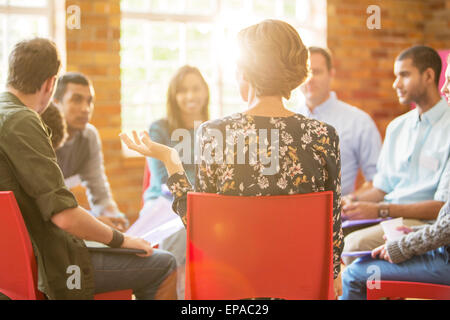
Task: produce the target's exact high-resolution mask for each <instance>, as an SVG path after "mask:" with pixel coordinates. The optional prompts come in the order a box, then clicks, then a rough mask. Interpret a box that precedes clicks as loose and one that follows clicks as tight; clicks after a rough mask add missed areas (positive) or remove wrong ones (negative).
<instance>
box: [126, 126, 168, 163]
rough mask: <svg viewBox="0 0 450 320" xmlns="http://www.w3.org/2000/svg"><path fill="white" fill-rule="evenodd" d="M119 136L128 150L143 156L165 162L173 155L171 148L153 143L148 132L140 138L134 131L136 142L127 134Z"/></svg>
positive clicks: (142, 133) (143, 132)
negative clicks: (164, 160)
mask: <svg viewBox="0 0 450 320" xmlns="http://www.w3.org/2000/svg"><path fill="white" fill-rule="evenodd" d="M119 136H120V139H122V141H123V142H124V143H125V144H126V145H127V147H128V148H130V149H131V150H134V151H137V152H139V153H140V154H142V155H143V156H147V157H152V158H156V159H158V160H163V159H164V158H166V157H167V156H170V154H171V148H169V147H168V146H165V145H163V144H160V143H157V142H154V141H152V140H151V139H150V136H149V135H148V132H145V131H142V132H141V134H140V137H139V136H138V134H137V132H136V131H135V130H133V140H134V141H133V140H131V139H130V137H128V135H127V134H126V133H121V134H120V135H119Z"/></svg>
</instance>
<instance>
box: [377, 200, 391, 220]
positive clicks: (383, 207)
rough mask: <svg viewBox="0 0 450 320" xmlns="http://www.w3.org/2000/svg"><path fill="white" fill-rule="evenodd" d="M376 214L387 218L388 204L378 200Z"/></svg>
mask: <svg viewBox="0 0 450 320" xmlns="http://www.w3.org/2000/svg"><path fill="white" fill-rule="evenodd" d="M378 216H379V217H380V218H383V219H384V218H387V217H389V204H388V203H386V202H380V204H379V205H378Z"/></svg>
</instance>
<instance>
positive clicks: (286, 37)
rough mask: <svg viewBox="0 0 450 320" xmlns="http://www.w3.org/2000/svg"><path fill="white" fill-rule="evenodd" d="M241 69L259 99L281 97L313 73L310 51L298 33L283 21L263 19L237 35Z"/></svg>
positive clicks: (286, 95) (288, 94)
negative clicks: (310, 66) (309, 62)
mask: <svg viewBox="0 0 450 320" xmlns="http://www.w3.org/2000/svg"><path fill="white" fill-rule="evenodd" d="M238 44H239V47H240V51H241V52H240V54H241V56H240V58H239V60H238V67H239V68H240V70H242V71H243V74H244V77H245V78H246V80H247V81H249V83H251V84H252V86H253V87H254V89H255V91H256V96H271V95H280V96H282V97H285V98H286V99H289V97H290V96H291V91H292V90H294V89H295V88H297V87H298V86H299V85H300V84H302V83H303V82H304V81H305V80H306V78H307V77H308V75H309V73H310V69H309V65H308V58H309V52H308V49H307V48H306V47H305V45H304V44H303V42H302V39H301V38H300V36H299V34H298V32H297V31H296V30H295V29H294V27H292V26H291V25H290V24H288V23H286V22H284V21H280V20H264V21H263V22H261V23H258V24H255V25H253V26H250V27H248V28H246V29H243V30H241V31H240V32H239V34H238Z"/></svg>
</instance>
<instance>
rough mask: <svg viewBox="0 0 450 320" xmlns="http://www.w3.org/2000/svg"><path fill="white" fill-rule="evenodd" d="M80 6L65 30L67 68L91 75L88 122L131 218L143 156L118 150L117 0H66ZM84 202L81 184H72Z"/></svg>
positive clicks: (136, 202)
mask: <svg viewBox="0 0 450 320" xmlns="http://www.w3.org/2000/svg"><path fill="white" fill-rule="evenodd" d="M70 5H78V6H79V7H80V9H81V28H80V29H79V30H78V29H73V30H69V29H67V31H66V43H67V70H68V71H78V72H82V73H84V74H86V75H87V76H88V77H89V78H91V79H92V81H93V84H94V89H95V93H96V101H95V109H94V115H93V119H92V123H93V124H94V125H95V126H96V127H97V129H98V130H99V133H100V137H101V139H102V143H103V154H104V157H105V169H106V175H107V176H108V179H109V182H110V184H111V189H112V193H113V196H114V199H115V200H116V202H117V204H118V206H119V208H120V210H122V211H123V212H125V213H126V214H127V215H128V216H129V218H130V219H131V220H134V219H135V217H136V215H137V213H138V212H139V208H140V205H141V200H140V199H141V198H140V197H141V192H142V190H141V185H142V175H143V170H144V159H143V158H138V159H136V158H125V157H123V156H122V152H121V144H120V140H119V137H118V135H119V133H120V130H121V104H120V96H121V95H120V87H121V85H120V0H77V1H76V0H68V1H66V7H68V6H70ZM74 193H75V195H76V196H77V199H79V202H80V205H82V206H86V207H87V206H88V204H87V200H86V197H85V195H84V188H82V187H78V188H76V189H74Z"/></svg>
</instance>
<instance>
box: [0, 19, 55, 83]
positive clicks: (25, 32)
mask: <svg viewBox="0 0 450 320" xmlns="http://www.w3.org/2000/svg"><path fill="white" fill-rule="evenodd" d="M0 30H1V31H0V51H1V52H0V57H1V60H0V61H1V64H2V65H1V70H8V61H7V59H8V56H9V53H10V51H11V50H12V48H13V46H14V45H15V44H16V43H17V42H19V41H21V40H24V39H30V38H33V37H36V36H39V37H48V34H49V25H48V18H47V17H44V16H37V15H17V14H10V15H6V14H0ZM6 76H7V72H6V71H5V72H1V76H0V85H1V86H2V87H3V84H4V83H5V82H6Z"/></svg>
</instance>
